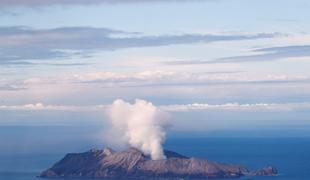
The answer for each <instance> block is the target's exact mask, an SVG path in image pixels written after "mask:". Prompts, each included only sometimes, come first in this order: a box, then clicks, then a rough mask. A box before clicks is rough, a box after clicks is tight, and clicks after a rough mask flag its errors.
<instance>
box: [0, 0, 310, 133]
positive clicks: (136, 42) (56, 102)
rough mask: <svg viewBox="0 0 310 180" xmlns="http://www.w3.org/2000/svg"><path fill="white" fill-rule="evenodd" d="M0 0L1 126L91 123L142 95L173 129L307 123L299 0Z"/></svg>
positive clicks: (308, 48)
mask: <svg viewBox="0 0 310 180" xmlns="http://www.w3.org/2000/svg"><path fill="white" fill-rule="evenodd" d="M0 7H1V8H0V115H1V118H0V125H3V126H4V125H76V124H80V123H82V124H98V123H101V121H102V119H104V118H105V117H104V115H103V114H104V107H105V106H106V105H108V104H111V103H112V102H113V101H114V100H115V99H117V98H121V99H125V100H127V101H130V102H133V101H134V100H135V99H136V98H140V99H145V100H148V101H151V102H153V103H154V104H155V105H157V106H159V107H161V108H162V109H164V110H167V111H169V112H170V113H171V116H172V119H173V121H174V128H175V129H176V130H184V131H208V130H215V129H240V128H241V129H249V128H255V127H257V128H259V129H264V128H267V129H281V128H283V127H284V129H285V130H287V128H289V127H292V129H294V128H295V129H294V130H296V128H298V127H303V128H306V129H310V127H309V125H310V122H309V120H308V119H307V117H309V115H310V61H309V60H310V53H309V52H310V24H309V23H308V21H309V17H310V13H309V8H310V2H308V1H306V0H296V1H291V0H273V1H267V0H260V1H258V0H255V1H246V0H197V1H183V0H180V1H178V0H174V1H156V0H152V1H150V0H149V1H147V0H135V1H134V0H133V1H121V0H119V1H112V0H91V1H88V3H87V4H86V3H85V1H73V0H72V1H71V0H68V1H63V0H55V1H51V0H47V1H44V2H42V1H38V0H30V1H19V2H15V1H13V2H11V1H1V2H0ZM55 113H56V114H57V117H56V115H55ZM55 119H57V120H55ZM197 123H198V124H199V125H201V126H197V125H196V124H197Z"/></svg>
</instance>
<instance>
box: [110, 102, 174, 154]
mask: <svg viewBox="0 0 310 180" xmlns="http://www.w3.org/2000/svg"><path fill="white" fill-rule="evenodd" d="M107 114H108V116H109V119H110V120H111V124H112V131H113V133H114V134H115V133H117V135H118V136H119V137H120V138H121V139H120V140H121V141H123V142H125V143H127V144H129V145H130V146H132V147H134V148H137V149H139V150H141V151H142V152H143V153H144V154H146V155H150V156H151V158H152V159H153V160H159V159H165V155H164V152H163V147H162V143H163V142H164V140H165V136H166V129H167V127H168V121H169V115H168V114H167V113H166V112H164V111H162V110H160V109H159V108H157V107H155V106H154V105H153V104H152V103H150V102H147V101H144V100H139V99H137V100H136V101H135V103H134V104H130V103H127V102H125V101H123V100H121V99H118V100H115V101H114V102H113V104H112V105H111V106H110V107H109V108H108V110H107ZM116 137H117V136H114V137H113V139H114V140H116V139H115V138H116Z"/></svg>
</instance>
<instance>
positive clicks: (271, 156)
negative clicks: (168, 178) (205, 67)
mask: <svg viewBox="0 0 310 180" xmlns="http://www.w3.org/2000/svg"><path fill="white" fill-rule="evenodd" d="M165 148H166V149H170V150H174V151H176V152H179V153H181V154H185V155H188V156H195V157H203V158H208V159H210V160H215V161H219V162H227V163H236V164H241V165H244V166H247V167H249V168H250V169H256V168H259V167H264V166H267V165H273V166H276V167H277V168H278V170H279V171H280V173H281V175H280V176H277V177H260V178H258V177H255V178H251V179H257V180H269V179H274V180H288V179H297V180H309V179H310V138H202V137H198V138H197V137H195V138H169V139H168V141H167V142H166V144H165ZM63 155H64V153H57V154H52V153H48V154H41V155H38V154H36V155H33V154H29V153H26V154H19V155H16V154H15V155H14V154H11V155H5V156H4V155H2V156H0V180H38V179H39V178H36V175H38V174H39V173H40V171H42V170H44V169H46V168H47V167H50V166H51V165H52V164H53V163H54V162H56V161H57V160H59V159H60V158H61V157H62V156H63ZM242 179H249V178H242Z"/></svg>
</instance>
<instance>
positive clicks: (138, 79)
mask: <svg viewBox="0 0 310 180" xmlns="http://www.w3.org/2000/svg"><path fill="white" fill-rule="evenodd" d="M309 80H310V77H307V76H289V75H286V74H248V73H245V72H242V71H241V72H233V73H232V72H218V73H215V72H212V73H208V72H206V73H188V72H177V71H142V72H134V73H123V72H96V73H87V74H75V75H72V76H68V77H66V82H71V83H98V84H102V85H106V86H157V85H161V86H164V85H168V86H173V85H195V84H196V85H208V84H209V85H212V84H223V83H224V84H228V83H281V82H282V83H287V82H290V83H293V82H309Z"/></svg>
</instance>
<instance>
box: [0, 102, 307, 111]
mask: <svg viewBox="0 0 310 180" xmlns="http://www.w3.org/2000/svg"><path fill="white" fill-rule="evenodd" d="M109 107H110V104H101V105H91V106H74V105H47V104H43V103H33V104H24V105H0V110H2V111H102V110H104V109H107V108H109ZM158 107H159V108H160V109H162V110H164V111H169V112H184V111H210V110H224V111H225V110H226V111H258V110H259V111H293V110H302V109H310V103H308V102H304V103H254V104H240V103H236V102H235V103H225V104H208V103H192V104H170V105H160V106H158Z"/></svg>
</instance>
